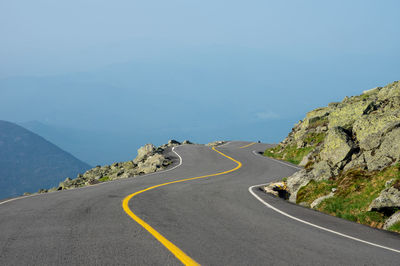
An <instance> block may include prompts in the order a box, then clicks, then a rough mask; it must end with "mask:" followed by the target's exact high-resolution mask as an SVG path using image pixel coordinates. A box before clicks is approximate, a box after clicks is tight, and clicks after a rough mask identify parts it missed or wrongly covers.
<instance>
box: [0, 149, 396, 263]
mask: <svg viewBox="0 0 400 266" xmlns="http://www.w3.org/2000/svg"><path fill="white" fill-rule="evenodd" d="M266 147H269V145H268V144H261V143H250V142H240V141H235V142H229V143H227V144H225V145H223V146H220V147H217V148H216V149H211V148H209V147H206V146H204V145H182V146H178V147H176V148H175V149H174V150H173V151H170V152H169V153H170V154H169V155H170V156H172V157H173V158H174V161H175V163H174V165H173V166H172V167H171V168H170V169H168V170H167V171H164V172H157V173H154V174H149V175H144V176H139V177H135V178H129V179H123V180H117V181H113V182H107V183H102V184H100V185H95V186H90V187H85V188H80V189H74V190H66V191H60V192H54V193H48V194H41V195H37V196H32V197H25V198H18V199H13V200H9V201H3V202H0V265H181V264H182V263H184V264H188V265H196V264H203V265H399V264H400V236H399V235H398V234H395V233H390V232H386V231H383V230H378V229H372V228H369V227H367V226H363V225H359V224H356V223H353V222H349V221H346V220H342V219H339V218H336V217H332V216H329V215H325V214H322V213H319V212H316V211H313V210H310V209H307V208H303V207H301V206H298V205H294V204H290V203H288V202H285V201H283V200H281V199H278V198H275V197H272V196H270V195H266V194H264V193H262V192H261V191H260V190H259V189H258V187H257V186H255V185H257V184H262V183H266V182H270V181H274V180H278V179H280V178H282V177H285V176H288V175H291V174H292V173H294V172H295V171H297V170H298V169H297V168H296V167H295V166H293V165H291V164H289V163H284V162H280V161H276V160H273V159H269V158H266V157H263V156H261V155H259V154H258V152H260V151H263V150H265V148H266Z"/></svg>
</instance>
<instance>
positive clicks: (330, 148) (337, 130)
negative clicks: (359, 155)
mask: <svg viewBox="0 0 400 266" xmlns="http://www.w3.org/2000/svg"><path fill="white" fill-rule="evenodd" d="M354 148H355V145H354V143H353V141H352V140H351V138H350V137H349V136H348V135H347V133H346V132H345V131H344V130H343V129H342V128H341V127H333V128H331V129H330V130H329V133H328V135H327V137H326V138H325V143H324V147H323V149H322V151H321V153H320V157H321V160H324V161H327V162H329V163H330V164H331V165H337V164H338V163H340V162H342V161H344V160H346V159H348V158H349V156H351V154H352V151H353V150H354Z"/></svg>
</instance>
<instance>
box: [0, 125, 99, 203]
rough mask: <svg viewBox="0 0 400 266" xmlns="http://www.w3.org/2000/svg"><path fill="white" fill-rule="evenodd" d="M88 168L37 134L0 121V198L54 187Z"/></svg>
mask: <svg viewBox="0 0 400 266" xmlns="http://www.w3.org/2000/svg"><path fill="white" fill-rule="evenodd" d="M89 168H91V167H90V166H89V165H88V164H86V163H84V162H82V161H80V160H78V159H77V158H75V157H74V156H72V155H71V154H69V153H67V152H65V151H63V150H61V149H60V148H58V147H57V146H55V145H53V144H52V143H50V142H48V141H47V140H45V139H44V138H42V137H40V136H39V135H36V134H35V133H33V132H31V131H29V130H26V129H25V128H23V127H21V126H18V125H16V124H13V123H10V122H6V121H0V198H6V197H13V196H18V195H21V194H22V193H24V192H35V191H37V190H38V189H40V188H42V187H48V186H55V185H57V184H58V183H59V182H60V181H62V180H63V179H64V178H65V177H68V176H76V175H77V174H78V173H81V172H84V171H85V170H87V169H89Z"/></svg>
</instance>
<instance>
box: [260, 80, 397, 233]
mask: <svg viewBox="0 0 400 266" xmlns="http://www.w3.org/2000/svg"><path fill="white" fill-rule="evenodd" d="M265 155H266V156H271V157H274V158H277V159H282V160H287V161H289V162H292V163H295V164H298V165H300V166H303V167H304V169H303V170H301V171H299V172H297V173H295V174H294V175H292V176H290V177H288V178H287V179H285V180H283V181H284V183H283V184H280V185H279V186H277V185H271V186H272V188H274V189H275V190H279V189H280V188H284V189H285V190H286V192H287V193H286V194H285V193H283V194H285V195H287V197H288V199H289V201H291V202H296V203H299V204H301V205H303V206H308V207H312V208H315V209H318V210H320V211H323V212H326V213H329V214H332V215H335V216H338V217H343V218H346V219H349V220H352V221H356V222H359V223H363V224H368V225H370V226H374V227H378V228H385V229H390V230H394V231H400V213H398V212H397V210H399V208H400V164H399V160H400V82H394V83H391V84H389V85H387V86H385V87H377V88H374V89H371V90H368V91H364V92H363V93H362V94H361V95H359V96H354V97H350V98H349V97H346V98H345V99H344V100H343V101H342V102H336V103H331V104H329V105H328V106H327V107H323V108H318V109H316V110H313V111H311V112H309V113H307V115H306V117H305V118H304V120H302V121H299V123H298V124H296V125H295V126H294V128H293V129H292V131H291V132H290V133H289V135H288V137H287V138H286V139H285V140H283V141H282V142H281V143H279V144H278V145H277V146H276V147H274V148H272V149H268V150H266V151H265ZM271 186H270V188H271ZM267 190H268V188H267Z"/></svg>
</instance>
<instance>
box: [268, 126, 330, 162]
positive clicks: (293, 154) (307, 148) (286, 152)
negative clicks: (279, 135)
mask: <svg viewBox="0 0 400 266" xmlns="http://www.w3.org/2000/svg"><path fill="white" fill-rule="evenodd" d="M325 136H326V134H325V133H323V132H320V133H316V132H311V133H308V134H306V135H305V136H304V138H303V143H304V144H303V145H302V146H304V147H300V148H299V147H297V146H296V145H287V146H284V147H282V146H280V145H277V146H275V147H273V148H270V149H267V150H265V152H264V155H265V156H268V157H272V158H275V159H278V160H285V161H288V162H291V163H293V164H297V165H298V164H299V163H300V162H301V160H302V159H303V157H304V156H306V155H307V154H308V153H310V152H311V151H312V150H314V149H315V147H316V146H318V145H320V144H321V143H322V142H323V141H324V139H325Z"/></svg>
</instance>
